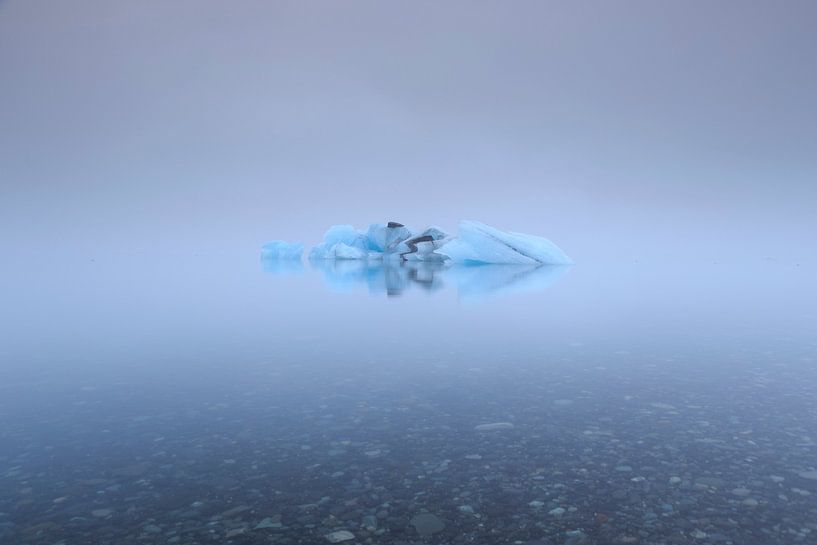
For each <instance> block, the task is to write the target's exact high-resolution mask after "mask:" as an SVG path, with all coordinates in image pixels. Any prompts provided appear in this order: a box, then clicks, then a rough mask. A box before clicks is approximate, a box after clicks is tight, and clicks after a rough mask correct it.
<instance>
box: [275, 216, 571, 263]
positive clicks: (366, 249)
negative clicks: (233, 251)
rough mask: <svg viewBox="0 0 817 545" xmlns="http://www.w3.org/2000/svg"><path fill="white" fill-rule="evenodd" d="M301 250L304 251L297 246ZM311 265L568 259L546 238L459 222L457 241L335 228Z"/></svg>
mask: <svg viewBox="0 0 817 545" xmlns="http://www.w3.org/2000/svg"><path fill="white" fill-rule="evenodd" d="M298 247H299V245H287V244H286V243H283V242H280V241H276V242H274V243H270V244H267V245H265V246H264V252H265V253H267V254H269V255H272V254H279V255H280V257H281V258H285V257H288V256H289V255H291V254H293V253H295V252H296V251H297V255H298V256H300V251H298ZM300 248H301V250H302V248H303V247H302V246H301V247H300ZM309 259H310V260H325V259H330V260H336V259H345V260H368V261H371V260H383V261H438V262H441V261H448V262H452V263H465V264H484V263H503V264H514V265H569V264H571V263H572V261H571V260H570V258H569V257H568V256H567V255H566V254H565V253H564V252H563V251H562V250H561V248H559V247H558V246H556V245H555V244H554V243H552V242H551V241H549V240H548V239H546V238H542V237H537V236H534V235H525V234H522V233H510V232H505V231H500V230H499V229H495V228H493V227H490V226H488V225H485V224H483V223H479V222H476V221H461V222H460V225H459V236H458V237H452V236H449V235H448V234H446V233H445V232H444V231H443V230H442V229H439V228H437V227H429V228H427V229H425V230H424V231H419V232H415V231H412V230H411V229H409V228H408V227H406V226H405V225H403V224H401V223H397V222H389V223H388V224H386V225H383V224H382V223H375V224H372V225H370V226H369V228H368V229H367V230H366V231H365V232H363V231H358V230H357V229H355V228H354V227H352V226H351V225H335V226H333V227H331V228H330V229H329V230H328V231H327V232H326V234H325V235H324V238H323V242H322V243H320V244H318V245H317V246H315V247H314V248H312V250H311V251H310V252H309Z"/></svg>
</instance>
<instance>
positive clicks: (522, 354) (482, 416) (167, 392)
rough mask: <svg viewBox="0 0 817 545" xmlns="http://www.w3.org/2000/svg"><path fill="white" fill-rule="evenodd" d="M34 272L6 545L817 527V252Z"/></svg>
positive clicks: (687, 537)
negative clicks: (733, 257) (548, 264)
mask: <svg viewBox="0 0 817 545" xmlns="http://www.w3.org/2000/svg"><path fill="white" fill-rule="evenodd" d="M7 274H10V275H11V276H10V279H9V281H8V283H7V285H9V286H11V287H14V288H15V289H12V290H9V296H8V298H7V299H8V301H9V305H7V309H14V311H13V312H7V313H6V314H5V315H4V317H3V323H2V324H0V325H2V326H3V331H4V335H5V339H4V342H3V343H2V348H0V356H2V361H3V364H2V367H0V379H2V380H1V381H0V541H2V542H3V543H14V544H40V543H43V544H45V543H48V544H55V543H64V544H66V545H67V544H85V543H88V544H90V543H94V544H105V543H111V544H113V543H116V544H120V543H121V544H131V543H134V544H136V543H140V544H141V543H162V544H163V543H179V544H198V543H219V544H228V543H234V544H238V545H240V544H266V543H275V544H296V543H300V544H308V543H329V539H328V538H327V537H326V536H331V537H332V538H333V539H342V538H348V537H349V535H353V536H354V538H353V539H350V540H349V541H348V543H372V544H378V543H382V544H400V543H403V544H407V543H440V544H444V543H445V544H460V543H462V544H465V543H469V544H504V543H509V544H510V543H531V544H546V543H551V544H554V545H555V544H563V543H571V544H580V543H600V544H601V543H604V544H607V543H611V544H615V543H642V544H650V543H653V544H658V543H661V544H665V543H671V544H685V543H735V544H775V543H780V544H783V543H786V544H790V543H804V544H805V543H814V542H817V371H815V365H816V363H817V335H815V333H817V327H816V326H815V324H817V310H816V309H817V305H815V304H816V303H817V288H815V285H814V282H813V278H814V274H813V270H811V269H810V268H808V267H799V266H795V265H789V264H780V263H776V262H771V261H760V262H757V263H752V264H750V265H749V266H747V265H746V264H741V265H724V264H717V263H706V264H699V265H694V266H693V265H690V264H688V263H682V264H673V265H667V264H658V263H650V262H645V263H627V264H609V263H596V264H580V265H577V266H575V267H572V268H569V269H524V268H521V269H515V268H507V267H506V268H503V267H483V268H463V269H440V268H439V267H433V266H420V267H396V268H395V267H377V266H371V267H368V266H365V267H364V266H361V265H359V264H348V263H337V264H335V263H324V264H322V265H321V266H310V265H306V264H305V265H302V266H298V265H293V264H291V263H290V264H277V265H275V264H270V263H261V264H259V263H258V262H257V261H256V260H255V259H254V257H247V256H228V255H221V256H197V257H195V258H190V259H181V258H158V257H155V256H128V255H123V256H118V257H117V256H108V257H106V258H98V259H95V260H93V261H92V260H90V259H82V260H80V259H77V260H74V261H69V262H60V263H59V264H55V263H49V262H48V261H42V262H39V263H36V266H32V263H27V264H25V266H23V265H20V266H19V267H18V268H17V269H13V270H10V271H7ZM500 423H502V425H496V426H485V425H486V424H500ZM478 426H479V427H480V428H479V429H477V427H478ZM486 428H487V429H486ZM343 531H345V532H348V533H339V532H343Z"/></svg>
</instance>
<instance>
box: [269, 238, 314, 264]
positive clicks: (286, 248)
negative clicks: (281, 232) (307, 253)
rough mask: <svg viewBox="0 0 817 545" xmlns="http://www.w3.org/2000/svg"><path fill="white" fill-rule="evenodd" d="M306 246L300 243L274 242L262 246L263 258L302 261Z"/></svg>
mask: <svg viewBox="0 0 817 545" xmlns="http://www.w3.org/2000/svg"><path fill="white" fill-rule="evenodd" d="M302 253H304V245H303V244H301V243H300V242H284V241H283V240H273V241H272V242H267V243H266V244H264V245H263V246H261V257H263V258H264V259H301V254H302Z"/></svg>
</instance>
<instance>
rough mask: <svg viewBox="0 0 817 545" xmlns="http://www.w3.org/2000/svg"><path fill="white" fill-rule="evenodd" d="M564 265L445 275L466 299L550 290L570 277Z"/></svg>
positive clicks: (483, 268)
mask: <svg viewBox="0 0 817 545" xmlns="http://www.w3.org/2000/svg"><path fill="white" fill-rule="evenodd" d="M568 269H570V267H567V266H564V265H454V266H452V267H451V268H449V269H447V270H446V272H445V274H446V276H447V277H449V278H450V279H451V280H452V281H453V282H455V283H456V284H457V291H458V292H459V294H460V296H462V297H472V296H481V295H488V294H507V293H526V292H535V291H542V290H545V289H547V288H549V287H550V286H551V285H552V284H553V283H555V282H556V281H557V280H559V278H561V277H562V276H564V275H565V273H567V271H568Z"/></svg>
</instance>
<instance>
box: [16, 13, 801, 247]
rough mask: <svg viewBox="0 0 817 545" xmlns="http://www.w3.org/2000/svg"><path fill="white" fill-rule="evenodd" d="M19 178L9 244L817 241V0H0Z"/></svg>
mask: <svg viewBox="0 0 817 545" xmlns="http://www.w3.org/2000/svg"><path fill="white" fill-rule="evenodd" d="M0 184H1V189H0V214H2V220H0V221H2V223H3V224H4V225H3V228H2V229H1V230H0V231H2V232H1V233H0V237H2V239H0V241H3V243H4V244H5V245H6V246H7V247H8V246H9V245H11V246H15V245H16V246H29V247H41V245H42V244H49V245H51V246H53V247H64V248H77V249H78V250H79V249H81V251H85V252H95V251H99V252H102V251H107V250H110V249H111V248H114V247H116V246H117V245H118V244H123V245H124V246H128V247H134V248H139V249H146V248H154V247H155V248H163V249H171V250H172V249H173V248H179V247H181V248H185V250H188V251H189V249H190V248H192V247H197V246H204V245H207V244H208V243H209V244H213V245H221V246H231V247H236V248H239V247H240V248H246V249H248V251H255V249H256V248H257V247H258V245H259V244H260V243H262V242H264V241H265V240H269V239H274V238H284V239H301V240H303V241H304V242H307V243H314V242H317V240H318V239H319V238H320V236H321V233H322V232H323V230H325V228H326V227H327V226H329V225H331V224H333V223H355V224H358V225H360V226H363V225H365V224H367V223H369V222H372V221H386V220H398V221H402V222H404V223H408V224H411V225H415V226H417V227H422V226H424V225H426V224H429V223H436V224H439V225H441V226H442V227H444V228H449V229H454V228H455V227H456V220H458V219H460V218H470V219H480V220H483V221H485V222H487V223H492V224H496V225H497V226H498V227H503V228H507V229H511V230H518V231H528V232H534V233H537V234H540V235H544V236H548V237H550V238H552V239H553V240H554V241H556V242H557V243H559V244H560V245H562V246H563V247H564V248H565V249H566V250H567V251H568V253H570V254H571V255H573V256H574V257H576V258H577V260H579V261H581V258H582V257H589V256H591V255H592V254H594V253H598V254H599V255H601V254H605V255H607V254H609V252H610V249H611V247H614V246H615V245H616V244H622V245H623V246H625V247H626V248H627V249H628V251H630V252H631V253H637V252H638V247H639V246H641V245H644V246H645V247H646V246H648V245H649V246H653V247H655V246H657V245H660V244H664V243H666V244H667V245H674V247H675V248H682V250H683V251H684V252H685V253H690V252H692V253H694V252H695V251H696V248H707V252H709V253H711V254H716V253H717V252H719V251H721V249H723V248H726V247H728V248H730V249H731V250H733V251H734V250H736V249H739V250H741V251H745V252H747V253H749V254H754V253H757V254H763V255H766V254H768V255H772V256H775V257H781V258H783V257H785V258H786V259H789V258H791V259H794V258H796V257H797V254H798V253H809V252H811V253H812V255H813V252H814V249H813V247H814V244H813V239H814V233H815V232H817V220H815V219H813V217H812V215H815V210H817V2H815V1H813V0H806V1H798V0H786V1H784V2H778V1H768V2H753V1H749V0H742V1H717V2H711V1H677V2H669V1H654V0H650V1H622V2H608V1H600V2H576V1H568V2H549V1H535V2H524V1H517V2H480V1H475V2H458V1H442V2H441V1H435V2H419V1H412V2H388V1H385V2H384V1H372V2H361V1H350V2H320V3H318V2H307V1H303V0H297V1H293V2H275V1H239V0H236V1H229V2H228V1H215V0H184V1H174V0H161V1H159V0H143V1H139V2H132V1H131V2H125V1H117V0H73V1H71V2H62V1H58V0H6V1H0ZM780 241H782V242H783V247H782V248H781V249H778V250H772V249H771V245H772V244H775V243H777V242H780ZM775 252H777V253H779V254H781V255H779V256H778V255H776V254H775Z"/></svg>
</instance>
